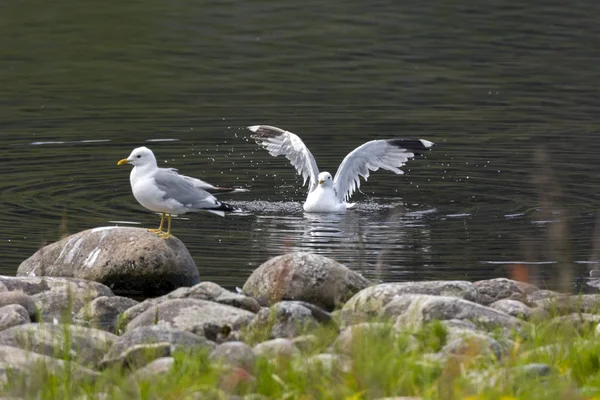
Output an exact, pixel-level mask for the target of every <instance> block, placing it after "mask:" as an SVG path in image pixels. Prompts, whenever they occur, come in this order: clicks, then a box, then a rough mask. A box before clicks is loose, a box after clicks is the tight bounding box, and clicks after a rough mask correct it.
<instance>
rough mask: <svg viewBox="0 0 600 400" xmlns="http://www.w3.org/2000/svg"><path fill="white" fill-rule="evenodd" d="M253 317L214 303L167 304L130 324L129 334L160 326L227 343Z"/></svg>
mask: <svg viewBox="0 0 600 400" xmlns="http://www.w3.org/2000/svg"><path fill="white" fill-rule="evenodd" d="M253 317H254V314H253V313H251V312H249V311H246V310H242V309H239V308H235V307H231V306H226V305H223V304H219V303H214V302H212V301H205V300H196V299H180V300H177V299H176V300H167V301H165V302H163V303H160V304H158V305H157V306H155V307H152V308H150V309H148V310H146V311H144V312H143V313H141V314H140V315H138V316H137V317H135V318H134V319H133V320H132V321H131V322H129V324H127V328H126V331H131V330H133V329H136V328H138V327H141V326H149V325H159V326H166V327H171V328H176V329H182V330H185V331H188V332H192V333H195V334H198V335H201V336H204V337H206V338H207V339H210V340H213V341H224V340H225V339H227V337H228V336H229V333H230V332H231V331H238V330H239V329H240V328H242V327H243V326H245V325H247V324H248V323H249V322H250V321H251V320H252V318H253Z"/></svg>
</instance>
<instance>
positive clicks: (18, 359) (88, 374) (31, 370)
mask: <svg viewBox="0 0 600 400" xmlns="http://www.w3.org/2000/svg"><path fill="white" fill-rule="evenodd" d="M42 365H43V366H44V367H45V368H46V369H47V370H48V371H49V372H51V373H55V374H58V375H61V376H65V374H66V371H69V370H70V371H71V372H70V374H69V376H70V379H73V380H74V381H76V382H78V383H79V382H81V383H83V382H86V381H87V382H90V381H93V380H95V379H96V378H98V377H100V374H99V373H98V372H95V371H92V370H90V369H87V368H85V367H83V366H81V365H79V364H76V363H74V362H67V361H63V360H58V359H56V358H52V357H48V356H44V355H41V354H36V353H31V352H29V351H26V350H23V349H19V348H17V347H12V346H5V345H0V383H2V373H3V372H4V371H6V370H9V369H10V373H11V375H10V376H11V379H12V378H15V377H17V378H24V379H28V378H30V377H31V376H32V375H35V374H36V372H37V371H40V368H41V367H42ZM32 383H33V384H38V385H39V382H32Z"/></svg>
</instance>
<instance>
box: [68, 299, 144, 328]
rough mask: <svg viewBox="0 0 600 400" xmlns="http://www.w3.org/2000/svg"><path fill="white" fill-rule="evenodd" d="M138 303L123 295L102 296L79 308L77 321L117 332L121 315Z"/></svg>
mask: <svg viewBox="0 0 600 400" xmlns="http://www.w3.org/2000/svg"><path fill="white" fill-rule="evenodd" d="M136 304H138V302H137V301H135V300H133V299H130V298H128V297H121V296H101V297H98V298H96V299H94V300H93V301H92V302H91V303H89V304H88V305H87V306H85V307H83V308H82V309H80V310H79V312H78V313H77V315H76V316H75V317H74V321H75V323H77V324H79V325H86V326H91V327H94V328H98V329H103V330H105V331H109V332H116V330H117V324H118V319H119V315H120V314H121V313H123V312H124V311H126V310H127V309H129V308H131V307H133V306H135V305H136Z"/></svg>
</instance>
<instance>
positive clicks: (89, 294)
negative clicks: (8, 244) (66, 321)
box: [0, 275, 114, 301]
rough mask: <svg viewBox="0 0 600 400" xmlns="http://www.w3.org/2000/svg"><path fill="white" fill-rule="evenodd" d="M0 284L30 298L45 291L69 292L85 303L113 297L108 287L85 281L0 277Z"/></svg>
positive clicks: (54, 278) (55, 278)
mask: <svg viewBox="0 0 600 400" xmlns="http://www.w3.org/2000/svg"><path fill="white" fill-rule="evenodd" d="M0 282H2V283H3V284H4V285H5V286H6V287H7V288H8V290H10V291H12V290H21V291H23V292H24V293H26V294H28V295H30V296H31V295H34V294H38V293H42V292H46V291H51V292H61V293H69V292H71V293H73V294H77V295H78V297H81V298H84V299H85V300H86V301H89V300H93V299H95V298H96V297H100V296H114V293H113V292H112V290H110V288H109V287H108V286H105V285H103V284H101V283H98V282H92V281H88V280H85V279H76V278H58V277H35V276H4V275H0Z"/></svg>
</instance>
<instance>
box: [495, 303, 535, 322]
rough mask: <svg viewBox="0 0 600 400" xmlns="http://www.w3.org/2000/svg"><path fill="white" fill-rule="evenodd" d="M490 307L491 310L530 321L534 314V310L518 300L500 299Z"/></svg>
mask: <svg viewBox="0 0 600 400" xmlns="http://www.w3.org/2000/svg"><path fill="white" fill-rule="evenodd" d="M489 306H490V308H493V309H495V310H498V311H502V312H503V313H506V314H508V315H512V316H513V317H517V318H522V319H524V320H529V319H530V318H531V316H532V315H533V314H534V312H533V310H532V309H531V308H530V307H527V306H526V305H525V304H523V303H522V302H520V301H518V300H512V299H500V300H497V301H495V302H493V303H492V304H490V305H489Z"/></svg>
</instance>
